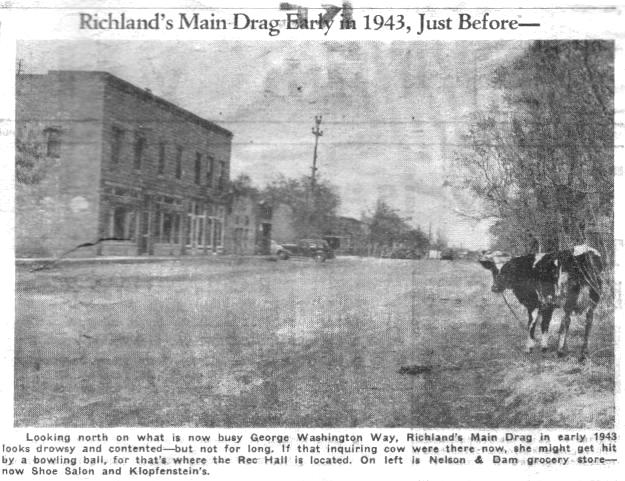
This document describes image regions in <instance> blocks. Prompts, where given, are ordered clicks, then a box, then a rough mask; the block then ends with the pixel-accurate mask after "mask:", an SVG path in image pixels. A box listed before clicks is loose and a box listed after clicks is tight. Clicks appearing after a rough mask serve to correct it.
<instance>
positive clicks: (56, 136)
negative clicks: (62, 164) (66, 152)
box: [44, 129, 61, 159]
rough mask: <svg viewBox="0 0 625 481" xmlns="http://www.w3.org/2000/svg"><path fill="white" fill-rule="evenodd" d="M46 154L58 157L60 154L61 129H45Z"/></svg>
mask: <svg viewBox="0 0 625 481" xmlns="http://www.w3.org/2000/svg"><path fill="white" fill-rule="evenodd" d="M44 132H45V134H46V155H47V156H48V157H53V158H55V159H58V158H59V157H60V156H61V131H60V130H59V129H46V130H45V131H44Z"/></svg>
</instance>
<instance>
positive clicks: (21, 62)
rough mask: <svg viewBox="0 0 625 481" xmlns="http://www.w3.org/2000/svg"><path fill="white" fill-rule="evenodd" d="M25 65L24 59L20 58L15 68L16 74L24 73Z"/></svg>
mask: <svg viewBox="0 0 625 481" xmlns="http://www.w3.org/2000/svg"><path fill="white" fill-rule="evenodd" d="M23 67H24V60H23V59H21V58H20V59H19V60H18V61H17V68H16V69H15V70H16V72H15V73H16V75H21V74H22V68H23Z"/></svg>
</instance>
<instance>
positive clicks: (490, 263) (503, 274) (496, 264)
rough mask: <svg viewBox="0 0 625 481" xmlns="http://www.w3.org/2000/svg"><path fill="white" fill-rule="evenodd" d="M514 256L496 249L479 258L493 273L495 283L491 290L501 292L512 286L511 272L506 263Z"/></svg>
mask: <svg viewBox="0 0 625 481" xmlns="http://www.w3.org/2000/svg"><path fill="white" fill-rule="evenodd" d="M511 258H512V256H510V254H507V253H505V252H500V251H495V252H489V253H484V254H482V256H481V257H480V259H479V261H478V262H479V263H480V264H481V265H482V267H484V268H485V269H488V270H489V271H490V272H491V273H492V275H493V285H492V286H491V288H490V289H491V291H493V292H496V293H498V294H499V293H501V292H503V291H505V290H506V289H508V288H509V287H510V281H511V279H509V277H510V276H509V272H508V269H506V264H507V263H508V261H509V260H510V259H511Z"/></svg>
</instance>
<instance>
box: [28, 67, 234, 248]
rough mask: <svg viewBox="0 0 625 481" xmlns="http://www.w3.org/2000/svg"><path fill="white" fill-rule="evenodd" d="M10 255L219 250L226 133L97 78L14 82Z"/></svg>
mask: <svg viewBox="0 0 625 481" xmlns="http://www.w3.org/2000/svg"><path fill="white" fill-rule="evenodd" d="M16 137H17V143H18V159H17V160H18V162H17V164H18V165H17V169H18V182H17V186H16V255H17V256H18V257H23V256H29V257H39V256H51V255H59V254H61V253H63V252H66V251H67V250H70V249H72V248H73V247H75V246H77V245H79V244H82V243H94V242H96V241H98V240H100V239H107V238H112V239H116V240H107V241H101V242H96V244H95V245H94V246H93V247H90V248H85V249H79V250H78V251H77V254H79V255H82V256H90V255H170V254H175V255H178V254H208V253H214V252H221V251H223V250H224V248H225V246H224V240H225V218H226V207H227V202H228V200H227V199H228V196H227V193H226V191H227V186H228V183H229V175H230V151H231V143H232V133H231V132H229V131H228V130H226V129H224V128H223V127H221V126H219V125H217V124H215V123H213V122H210V121H208V120H205V119H203V118H201V117H198V116H197V115H195V114H193V113H191V112H189V111H187V110H185V109H183V108H181V107H178V106H176V105H174V104H173V103H171V102H168V101H167V100H164V99H163V98H161V97H158V96H156V95H153V94H152V93H151V92H150V91H149V90H147V89H142V88H139V87H137V86H135V85H132V84H130V83H128V82H126V81H124V80H122V79H120V78H117V77H115V76H113V75H111V74H108V73H105V72H87V71H50V72H48V74H45V75H18V77H17V85H16Z"/></svg>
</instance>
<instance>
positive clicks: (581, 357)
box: [579, 307, 595, 362]
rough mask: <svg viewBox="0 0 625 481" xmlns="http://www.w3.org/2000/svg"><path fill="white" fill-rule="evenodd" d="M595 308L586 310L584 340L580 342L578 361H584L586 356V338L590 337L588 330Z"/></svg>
mask: <svg viewBox="0 0 625 481" xmlns="http://www.w3.org/2000/svg"><path fill="white" fill-rule="evenodd" d="M594 313H595V308H594V307H590V308H589V309H588V312H586V327H585V329H584V342H583V344H582V352H581V354H580V355H579V362H584V361H585V360H586V356H588V338H589V337H590V330H591V329H592V321H593V318H594Z"/></svg>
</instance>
